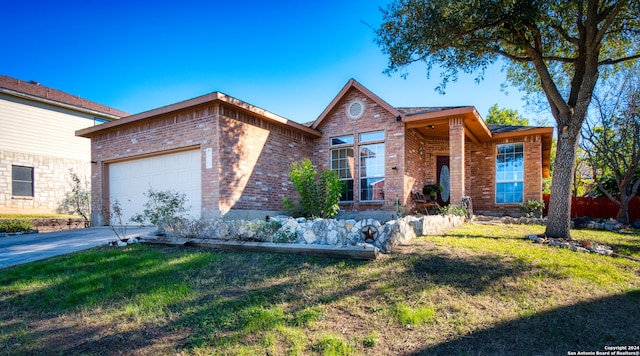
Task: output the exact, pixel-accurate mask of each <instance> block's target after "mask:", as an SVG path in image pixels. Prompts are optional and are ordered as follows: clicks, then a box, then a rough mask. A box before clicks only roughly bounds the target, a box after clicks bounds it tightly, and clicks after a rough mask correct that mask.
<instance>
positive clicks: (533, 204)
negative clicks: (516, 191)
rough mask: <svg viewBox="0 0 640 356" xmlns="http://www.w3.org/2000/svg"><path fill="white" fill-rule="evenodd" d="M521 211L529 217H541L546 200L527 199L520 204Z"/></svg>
mask: <svg viewBox="0 0 640 356" xmlns="http://www.w3.org/2000/svg"><path fill="white" fill-rule="evenodd" d="M518 208H519V209H520V212H522V213H523V214H524V216H526V217H528V218H541V217H542V212H543V211H544V201H537V200H527V202H526V203H523V204H520V205H519V206H518Z"/></svg>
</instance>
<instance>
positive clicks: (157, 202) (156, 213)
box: [131, 188, 187, 229]
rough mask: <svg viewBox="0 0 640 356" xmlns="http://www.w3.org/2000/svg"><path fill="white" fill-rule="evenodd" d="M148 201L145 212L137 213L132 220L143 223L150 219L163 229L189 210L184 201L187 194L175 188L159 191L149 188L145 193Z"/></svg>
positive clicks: (145, 204)
mask: <svg viewBox="0 0 640 356" xmlns="http://www.w3.org/2000/svg"><path fill="white" fill-rule="evenodd" d="M144 195H145V196H146V197H147V199H148V200H147V202H146V203H144V207H145V209H144V212H143V213H142V214H136V215H134V216H133V217H132V218H131V221H133V222H137V223H140V224H143V223H144V222H145V221H147V220H149V221H150V222H151V223H152V224H153V225H156V226H157V227H158V228H160V229H163V228H164V227H165V226H166V225H167V224H168V223H169V222H170V221H171V220H172V219H176V218H181V217H182V214H184V213H185V212H186V211H187V208H186V207H185V206H184V203H185V202H186V201H187V195H186V194H184V193H180V192H176V191H173V190H166V191H158V190H153V188H149V191H148V192H146V193H144Z"/></svg>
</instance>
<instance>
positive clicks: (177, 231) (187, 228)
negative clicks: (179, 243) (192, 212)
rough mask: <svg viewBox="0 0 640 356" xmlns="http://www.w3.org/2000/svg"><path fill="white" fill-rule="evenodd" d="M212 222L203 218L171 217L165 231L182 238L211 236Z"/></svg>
mask: <svg viewBox="0 0 640 356" xmlns="http://www.w3.org/2000/svg"><path fill="white" fill-rule="evenodd" d="M211 230H212V224H211V222H210V221H207V220H203V219H196V220H189V219H179V218H176V219H172V220H171V221H170V222H169V223H168V224H167V226H166V227H165V231H166V232H168V233H170V234H171V235H173V236H176V237H183V238H200V239H202V238H207V237H209V236H211V235H212V234H211Z"/></svg>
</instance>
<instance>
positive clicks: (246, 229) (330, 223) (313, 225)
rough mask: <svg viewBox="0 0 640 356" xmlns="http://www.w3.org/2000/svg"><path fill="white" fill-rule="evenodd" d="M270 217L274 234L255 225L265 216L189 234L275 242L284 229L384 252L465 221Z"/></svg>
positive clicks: (303, 239)
mask: <svg viewBox="0 0 640 356" xmlns="http://www.w3.org/2000/svg"><path fill="white" fill-rule="evenodd" d="M271 220H276V221H278V222H279V223H280V228H279V229H278V231H276V232H275V233H274V234H273V235H272V236H263V234H264V232H261V231H258V230H260V229H259V228H258V229H256V227H259V226H262V225H264V224H265V220H251V221H247V220H228V221H226V220H216V221H214V222H212V225H211V226H210V227H209V228H208V229H205V230H203V231H201V234H202V236H189V237H191V238H213V239H221V240H250V241H262V242H274V241H276V240H277V236H278V235H281V234H283V233H284V234H286V235H289V236H293V237H294V241H292V243H297V244H310V245H325V246H334V247H337V248H339V247H349V246H375V247H377V248H379V249H380V251H382V252H391V251H392V250H393V248H394V247H395V246H397V245H398V244H402V243H405V242H408V241H410V240H412V239H413V238H415V237H416V236H424V235H440V234H443V233H444V232H446V231H447V230H449V229H451V228H454V227H456V226H460V225H462V224H464V222H465V218H464V217H461V216H453V215H432V216H421V217H417V216H406V217H403V218H400V219H397V220H391V221H387V222H381V221H379V220H375V219H363V220H359V221H358V220H354V219H346V220H342V219H341V220H336V219H310V220H308V219H305V218H297V219H294V218H291V217H288V216H276V217H272V218H271ZM178 236H179V235H178ZM179 237H180V236H179Z"/></svg>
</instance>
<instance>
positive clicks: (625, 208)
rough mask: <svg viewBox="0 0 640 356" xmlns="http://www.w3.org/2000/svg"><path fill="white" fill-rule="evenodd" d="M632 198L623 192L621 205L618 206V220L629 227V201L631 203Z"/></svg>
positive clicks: (621, 193)
mask: <svg viewBox="0 0 640 356" xmlns="http://www.w3.org/2000/svg"><path fill="white" fill-rule="evenodd" d="M625 188H626V187H625ZM631 198H633V197H631ZM631 198H630V197H629V196H628V195H627V194H625V193H624V192H623V191H621V192H620V204H618V214H616V220H618V221H619V222H620V223H621V224H623V225H629V201H631Z"/></svg>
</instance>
